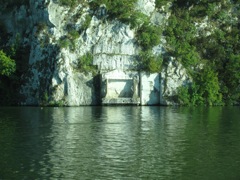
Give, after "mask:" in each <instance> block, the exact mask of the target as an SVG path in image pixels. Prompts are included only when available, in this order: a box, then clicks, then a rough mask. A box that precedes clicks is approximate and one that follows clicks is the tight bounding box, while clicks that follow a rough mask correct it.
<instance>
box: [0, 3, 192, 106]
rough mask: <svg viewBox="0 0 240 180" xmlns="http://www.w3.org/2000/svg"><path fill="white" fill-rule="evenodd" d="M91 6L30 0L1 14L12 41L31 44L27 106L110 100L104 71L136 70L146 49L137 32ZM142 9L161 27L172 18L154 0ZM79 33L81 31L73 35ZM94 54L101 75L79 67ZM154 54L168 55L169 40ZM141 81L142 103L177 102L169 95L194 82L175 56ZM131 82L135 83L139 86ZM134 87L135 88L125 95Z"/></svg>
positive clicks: (24, 90)
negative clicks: (104, 91)
mask: <svg viewBox="0 0 240 180" xmlns="http://www.w3.org/2000/svg"><path fill="white" fill-rule="evenodd" d="M86 4H87V1H86V2H84V3H82V4H79V5H78V6H76V7H74V8H70V7H65V6H60V5H59V4H58V3H57V2H56V1H54V0H30V3H29V6H24V5H23V6H21V7H19V8H18V9H14V10H12V11H10V12H9V13H1V14H0V20H3V21H4V24H5V25H6V28H7V29H8V32H9V33H12V34H13V38H12V40H13V39H14V37H15V35H17V34H19V35H20V36H21V41H22V44H23V46H29V47H30V54H29V63H28V66H29V68H28V72H26V74H25V75H24V77H23V78H24V79H25V83H24V84H22V88H21V92H20V93H21V94H22V95H23V97H24V98H23V101H22V102H21V103H22V104H23V105H39V104H52V105H58V104H63V105H67V106H79V105H96V104H100V103H101V101H102V98H104V96H103V95H102V93H101V92H102V91H101V84H102V80H101V74H103V73H108V72H111V71H113V72H114V70H116V74H115V75H116V76H118V74H117V72H119V71H122V72H123V71H124V72H127V73H126V74H128V75H129V74H131V73H132V72H133V71H134V72H135V69H136V56H137V55H138V53H139V51H140V49H141V47H139V46H138V44H137V43H136V32H135V30H134V29H131V28H130V26H129V25H127V24H124V23H121V22H119V21H117V20H111V21H110V20H106V19H105V18H104V17H105V15H106V10H105V8H104V6H102V8H100V9H99V10H98V12H97V13H95V14H92V10H90V9H89V6H88V5H86ZM136 9H138V10H140V11H141V12H143V13H144V14H146V15H148V16H150V17H151V20H152V22H153V23H156V24H157V25H161V23H162V22H161V21H166V18H167V16H164V15H163V14H161V13H159V12H157V11H156V9H155V1H154V0H139V1H138V3H137V4H136ZM6 17H8V18H6ZM159 19H160V20H161V21H160V20H159ZM87 22H88V25H87V27H85V24H87ZM76 31H77V32H80V34H79V35H77V36H73V35H71V32H76ZM10 41H11V40H10ZM163 42H164V41H163ZM88 52H90V53H91V54H92V55H93V65H96V66H97V67H98V74H99V75H96V74H94V73H92V72H85V73H84V72H82V71H80V70H79V69H78V63H79V59H81V57H82V56H83V55H85V54H86V53H88ZM153 53H154V54H158V55H159V54H162V53H164V44H160V45H159V46H157V47H154V49H153ZM113 76H114V74H113ZM137 79H141V83H140V82H139V81H138V83H139V84H138V85H137V88H138V90H137V91H138V93H139V94H141V104H142V105H155V104H162V105H171V104H174V103H173V102H172V101H171V100H170V99H169V98H168V97H171V96H173V95H175V94H176V89H177V87H179V86H181V85H183V84H185V83H187V82H188V81H189V78H188V76H187V74H186V72H185V70H184V68H183V67H182V66H181V64H178V63H176V62H174V60H173V59H172V60H169V62H168V64H167V65H166V66H164V67H163V70H162V72H161V73H160V74H148V73H146V72H138V75H137ZM120 83H123V82H120ZM124 83H125V82H124ZM124 83H123V84H124ZM129 83H130V84H131V83H132V85H131V87H132V86H133V84H134V83H133V81H132V82H129ZM118 85H119V84H118ZM125 85H126V84H125ZM102 88H104V87H102ZM129 91H132V90H131V88H130V89H127V90H126V92H125V93H129ZM133 94H134V92H132V94H131V96H133ZM139 97H140V96H139Z"/></svg>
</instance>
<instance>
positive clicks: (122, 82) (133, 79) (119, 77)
mask: <svg viewBox="0 0 240 180" xmlns="http://www.w3.org/2000/svg"><path fill="white" fill-rule="evenodd" d="M101 84H102V86H101V88H102V104H140V96H139V76H138V73H137V72H123V71H120V70H114V71H111V72H107V73H103V74H102V83H101Z"/></svg>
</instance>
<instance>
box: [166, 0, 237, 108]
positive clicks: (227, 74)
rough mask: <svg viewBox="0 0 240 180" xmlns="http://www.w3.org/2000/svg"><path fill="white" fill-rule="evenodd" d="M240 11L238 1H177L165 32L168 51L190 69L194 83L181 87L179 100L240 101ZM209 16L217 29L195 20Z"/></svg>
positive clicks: (210, 24) (182, 101)
mask: <svg viewBox="0 0 240 180" xmlns="http://www.w3.org/2000/svg"><path fill="white" fill-rule="evenodd" d="M235 3H236V4H235ZM232 10H234V11H232ZM239 12H240V11H239V6H237V1H235V2H230V1H224V0H222V1H219V0H218V1H217V0H212V1H207V0H202V1H190V0H183V1H174V2H173V6H172V15H171V17H170V19H169V20H168V26H167V27H166V29H165V31H164V35H165V36H166V39H167V42H168V45H169V48H168V54H169V55H171V56H175V57H176V60H177V61H179V62H181V63H182V64H183V65H184V66H185V67H186V68H187V69H188V72H189V74H190V75H191V76H192V78H193V82H194V83H193V84H192V85H189V86H183V87H180V88H179V89H178V96H177V101H178V102H179V103H181V104H185V105H190V104H191V105H201V104H208V105H221V104H223V103H227V104H239V103H240V94H239V92H240V82H239V78H240V55H239V53H240V48H239V47H240V41H239V22H238V21H237V20H236V19H237V17H238V18H239ZM205 17H208V21H207V23H208V26H214V27H216V28H214V29H213V28H205V29H202V30H199V29H196V25H195V23H196V22H197V23H201V21H203V19H204V18H205ZM197 34H198V35H197Z"/></svg>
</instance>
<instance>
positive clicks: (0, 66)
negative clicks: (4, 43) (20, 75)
mask: <svg viewBox="0 0 240 180" xmlns="http://www.w3.org/2000/svg"><path fill="white" fill-rule="evenodd" d="M15 70H16V63H15V61H14V60H12V59H11V58H10V57H8V56H7V55H6V54H5V53H4V52H3V51H2V50H0V75H2V76H10V75H11V74H12V73H14V72H15Z"/></svg>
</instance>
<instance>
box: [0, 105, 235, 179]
mask: <svg viewBox="0 0 240 180" xmlns="http://www.w3.org/2000/svg"><path fill="white" fill-rule="evenodd" d="M239 117H240V115H239V107H231V108H226V107H215V108H172V107H131V106H127V107H124V106H122V107H116V106H114V107H71V108H37V107H24V108H0V145H1V148H0V154H1V156H0V166H1V169H0V179H123V178H126V179H193V178H195V179H238V178H239V177H240V173H239V170H238V168H239V166H240V151H239V150H240V139H239V137H240V136H239V135H240V131H239V130H240V122H239V119H240V118H239Z"/></svg>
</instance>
